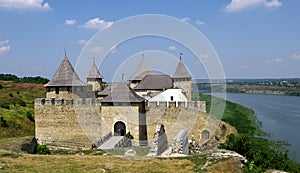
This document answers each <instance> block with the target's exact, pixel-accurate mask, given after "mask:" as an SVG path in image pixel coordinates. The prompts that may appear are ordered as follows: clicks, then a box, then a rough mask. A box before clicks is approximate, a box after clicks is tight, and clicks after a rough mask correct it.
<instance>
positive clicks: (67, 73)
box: [45, 55, 86, 99]
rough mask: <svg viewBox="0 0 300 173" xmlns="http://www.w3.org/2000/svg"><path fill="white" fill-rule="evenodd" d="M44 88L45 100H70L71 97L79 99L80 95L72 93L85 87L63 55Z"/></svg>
mask: <svg viewBox="0 0 300 173" xmlns="http://www.w3.org/2000/svg"><path fill="white" fill-rule="evenodd" d="M45 87H46V90H47V93H46V95H47V98H56V99H72V98H73V97H81V95H80V94H81V93H75V92H74V91H84V90H85V88H86V85H85V84H84V83H83V82H82V81H81V80H80V79H79V77H78V75H77V73H76V72H75V70H74V68H73V66H72V65H71V63H70V61H69V59H68V58H67V56H66V55H65V57H64V58H63V60H62V62H61V63H60V65H59V67H58V69H57V70H56V72H55V74H54V76H53V78H52V79H51V81H49V82H48V83H47V84H46V85H45Z"/></svg>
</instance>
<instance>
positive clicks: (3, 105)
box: [0, 100, 9, 109]
mask: <svg viewBox="0 0 300 173" xmlns="http://www.w3.org/2000/svg"><path fill="white" fill-rule="evenodd" d="M0 107H1V108H4V109H9V104H8V103H7V102H2V101H1V100H0Z"/></svg>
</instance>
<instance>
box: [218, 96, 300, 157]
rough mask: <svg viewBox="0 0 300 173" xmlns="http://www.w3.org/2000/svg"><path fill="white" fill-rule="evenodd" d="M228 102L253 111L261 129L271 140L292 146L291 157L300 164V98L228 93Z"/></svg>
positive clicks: (290, 149) (289, 148)
mask: <svg viewBox="0 0 300 173" xmlns="http://www.w3.org/2000/svg"><path fill="white" fill-rule="evenodd" d="M214 95H216V96H218V94H214ZM227 100H229V101H232V102H235V103H239V104H241V105H244V106H246V107H248V108H251V109H253V110H254V111H255V114H256V117H257V119H258V120H259V121H261V122H262V127H261V129H262V130H263V131H264V132H266V133H268V134H270V135H271V136H270V137H269V138H270V139H272V140H284V141H286V142H288V143H289V144H291V145H290V146H287V147H286V149H287V150H289V156H290V157H291V158H292V159H293V160H295V161H297V162H298V163H300V134H299V133H300V97H294V96H278V95H260V94H232V93H228V94H227Z"/></svg>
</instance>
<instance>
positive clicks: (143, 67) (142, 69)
mask: <svg viewBox="0 0 300 173" xmlns="http://www.w3.org/2000/svg"><path fill="white" fill-rule="evenodd" d="M153 74H154V73H153V71H152V70H151V69H150V67H149V66H148V64H147V62H146V60H145V58H143V59H142V61H141V62H140V64H139V65H138V67H137V68H136V69H135V71H134V73H133V75H132V76H131V78H130V79H129V80H142V79H143V78H144V77H145V76H146V75H153Z"/></svg>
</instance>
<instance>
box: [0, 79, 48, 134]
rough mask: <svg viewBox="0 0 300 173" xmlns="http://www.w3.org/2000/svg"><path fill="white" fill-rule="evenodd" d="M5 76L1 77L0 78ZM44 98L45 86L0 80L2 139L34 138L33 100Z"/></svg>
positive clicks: (0, 128)
mask: <svg viewBox="0 0 300 173" xmlns="http://www.w3.org/2000/svg"><path fill="white" fill-rule="evenodd" d="M3 76H4V75H2V76H1V75H0V78H1V77H3ZM7 76H8V75H6V77H7ZM11 77H12V76H11ZM2 79H3V78H2ZM7 79H8V78H7ZM27 79H30V80H32V78H27ZM46 81H47V80H45V81H44V82H46ZM37 82H38V83H39V82H40V81H37ZM44 96H45V88H44V86H43V84H34V83H33V81H32V82H31V83H24V82H23V81H22V80H19V81H18V82H13V81H3V80H0V138H6V137H19V136H28V135H32V136H33V135H34V105H33V104H34V103H33V100H34V99H35V98H38V97H44Z"/></svg>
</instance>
